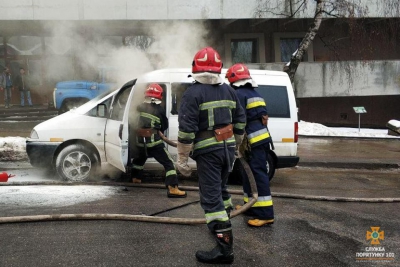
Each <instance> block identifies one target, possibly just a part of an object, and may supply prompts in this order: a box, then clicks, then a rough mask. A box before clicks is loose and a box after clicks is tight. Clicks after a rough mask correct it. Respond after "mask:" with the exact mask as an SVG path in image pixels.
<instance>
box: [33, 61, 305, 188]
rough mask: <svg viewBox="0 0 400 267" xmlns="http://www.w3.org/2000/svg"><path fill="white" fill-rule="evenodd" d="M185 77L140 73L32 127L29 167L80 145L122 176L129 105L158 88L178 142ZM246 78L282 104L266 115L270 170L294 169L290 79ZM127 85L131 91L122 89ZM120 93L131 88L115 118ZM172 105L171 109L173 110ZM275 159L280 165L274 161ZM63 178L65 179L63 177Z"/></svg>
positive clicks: (178, 72)
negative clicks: (149, 89) (146, 91)
mask: <svg viewBox="0 0 400 267" xmlns="http://www.w3.org/2000/svg"><path fill="white" fill-rule="evenodd" d="M225 73H226V69H223V71H222V73H221V76H222V77H224V76H225ZM190 74H191V70H190V69H163V70H157V71H153V72H150V73H146V74H145V75H143V76H141V77H140V78H138V79H137V81H136V84H135V85H134V86H133V88H132V86H130V85H128V86H127V87H124V86H123V87H122V88H121V89H119V90H116V91H114V92H112V93H109V94H107V95H105V96H103V97H98V98H95V99H93V100H91V101H89V102H87V103H85V104H84V105H82V106H80V107H78V108H76V109H73V110H71V111H69V112H67V113H64V114H62V115H59V116H57V117H54V118H52V119H50V120H47V121H45V122H42V123H40V124H38V125H37V126H35V127H34V129H33V130H32V133H31V136H30V138H28V140H27V153H28V156H29V158H30V161H31V164H32V165H33V166H36V167H47V168H49V167H54V168H56V169H57V166H55V164H56V163H57V157H58V155H59V153H60V152H61V151H62V150H63V149H64V148H65V147H68V146H70V145H72V144H79V145H80V146H81V147H82V146H86V147H87V148H88V151H92V152H91V153H93V157H92V159H97V161H99V162H101V168H102V169H103V170H109V168H108V167H109V165H111V166H113V167H115V168H116V169H118V170H120V171H123V172H125V171H126V166H127V163H128V153H129V148H128V144H129V127H128V125H129V124H130V120H132V117H133V116H134V115H132V110H135V109H134V107H135V106H137V104H139V103H140V101H141V99H142V97H143V88H144V87H145V86H146V85H147V84H149V83H153V82H155V83H158V84H160V85H162V87H163V89H164V102H165V103H163V105H165V109H166V114H167V117H168V120H169V128H168V130H167V131H166V132H165V135H166V136H168V138H169V139H170V140H172V141H175V142H176V141H177V139H178V115H177V114H176V113H177V112H176V108H177V107H176V105H178V102H179V99H178V98H179V97H180V96H181V94H182V93H183V91H184V90H185V87H187V86H189V85H190V84H191V83H192V82H193V78H191V77H188V76H189V75H190ZM250 74H251V76H252V78H253V80H254V81H256V83H257V84H258V85H259V89H258V90H259V92H261V93H262V92H263V91H262V90H264V89H263V88H270V87H271V88H272V90H275V88H276V91H272V92H277V93H276V96H277V97H278V98H280V99H281V100H280V101H282V103H277V104H276V105H275V106H276V107H277V109H278V110H279V109H280V107H281V105H283V104H285V103H286V104H285V105H287V107H285V108H283V109H282V111H279V112H281V113H279V114H278V115H277V116H273V114H270V116H269V122H268V128H269V130H270V133H271V136H272V139H273V143H274V146H275V149H274V150H273V151H271V153H272V154H271V155H272V157H273V158H274V160H275V166H274V167H276V168H282V167H292V166H295V165H296V164H297V162H298V160H299V158H298V156H297V107H296V102H295V97H294V92H293V89H292V85H291V83H290V80H289V78H288V76H287V74H286V73H284V72H279V71H263V70H250ZM131 83H132V81H131ZM127 84H129V83H127ZM129 87H130V88H131V89H126V88H129ZM124 88H125V89H124ZM123 89H124V90H131V92H130V94H129V97H128V100H127V102H126V106H125V108H124V109H123V110H122V111H123V117H121V118H118V119H117V118H116V115H115V114H113V113H115V112H116V111H114V109H115V108H114V107H116V105H117V104H118V103H117V102H116V101H117V100H116V99H117V98H118V97H119V95H120V94H121V92H122V91H123ZM265 90H267V89H265ZM269 90H270V89H269ZM278 91H279V94H278ZM274 94H275V93H274ZM269 98H270V99H266V103H267V108H268V106H269V103H270V102H272V104H273V101H274V100H273V99H271V98H274V97H269ZM177 99H178V100H177ZM174 105H175V111H173V110H174ZM101 107H107V108H108V110H107V111H109V112H107V115H106V116H104V117H102V116H99V114H98V111H99V109H100V108H101ZM281 114H283V115H281ZM166 146H167V147H168V150H169V152H170V153H171V155H172V157H173V158H175V157H176V154H177V151H176V148H174V147H172V146H168V145H166ZM79 155H80V154H79ZM38 157H40V159H38ZM66 158H67V157H66ZM281 159H283V161H280V160H281ZM59 161H60V159H59ZM285 161H286V162H285ZM71 164H72V163H71ZM74 164H77V163H74ZM74 164H72V165H74ZM189 164H190V165H191V166H192V167H193V168H195V167H196V164H195V162H194V161H193V160H191V161H190V162H189ZM71 168H73V166H71ZM145 169H149V170H150V169H152V170H154V169H162V165H160V164H158V163H157V162H156V161H155V160H154V159H148V161H147V162H146V165H145ZM78 171H79V170H78V169H77V172H78ZM59 174H60V173H59ZM64 178H65V179H69V178H67V177H64ZM78 180H79V179H78Z"/></svg>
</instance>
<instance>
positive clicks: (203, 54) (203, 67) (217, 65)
mask: <svg viewBox="0 0 400 267" xmlns="http://www.w3.org/2000/svg"><path fill="white" fill-rule="evenodd" d="M221 69H222V61H221V57H220V56H219V54H218V52H217V51H215V50H214V49H213V48H212V47H206V48H203V49H201V50H200V51H199V52H197V53H196V55H195V56H194V59H193V63H192V73H197V72H213V73H221Z"/></svg>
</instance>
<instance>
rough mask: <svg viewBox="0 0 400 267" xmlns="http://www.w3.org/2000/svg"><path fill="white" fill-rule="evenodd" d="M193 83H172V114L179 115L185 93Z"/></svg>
mask: <svg viewBox="0 0 400 267" xmlns="http://www.w3.org/2000/svg"><path fill="white" fill-rule="evenodd" d="M191 85H192V83H172V85H171V114H172V115H177V114H178V110H179V107H180V106H181V100H182V96H183V93H184V92H185V91H186V89H187V88H188V87H189V86H191Z"/></svg>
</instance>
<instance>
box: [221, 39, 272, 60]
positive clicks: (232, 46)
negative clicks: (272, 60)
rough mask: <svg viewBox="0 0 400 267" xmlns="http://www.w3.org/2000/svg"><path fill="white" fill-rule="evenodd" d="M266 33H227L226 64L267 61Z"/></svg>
mask: <svg viewBox="0 0 400 267" xmlns="http://www.w3.org/2000/svg"><path fill="white" fill-rule="evenodd" d="M264 43H265V42H264V34H262V33H242V34H240V33H238V34H225V59H224V63H225V62H226V64H225V65H232V64H235V63H239V62H241V63H265V45H264Z"/></svg>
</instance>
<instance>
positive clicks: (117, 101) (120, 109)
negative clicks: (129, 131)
mask: <svg viewBox="0 0 400 267" xmlns="http://www.w3.org/2000/svg"><path fill="white" fill-rule="evenodd" d="M131 90H132V87H128V88H125V90H123V91H121V92H119V93H118V94H117V95H116V96H115V98H114V101H113V103H112V109H111V116H110V119H112V120H117V121H122V119H123V117H124V111H125V106H126V103H127V102H128V98H129V94H130V92H131Z"/></svg>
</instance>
